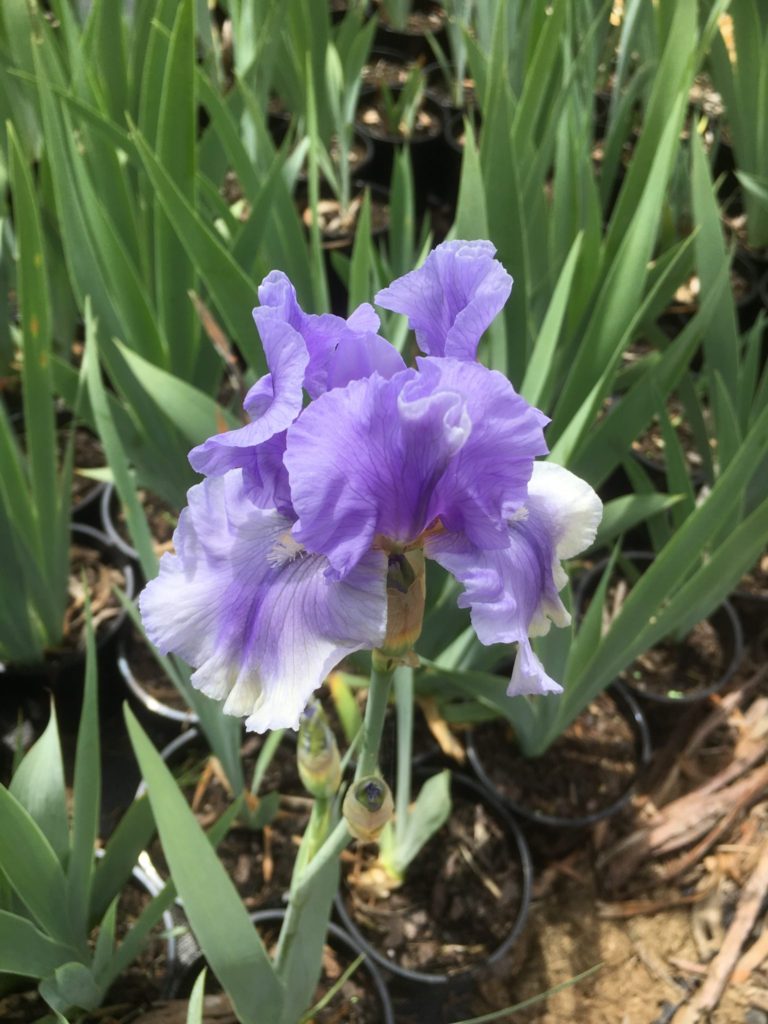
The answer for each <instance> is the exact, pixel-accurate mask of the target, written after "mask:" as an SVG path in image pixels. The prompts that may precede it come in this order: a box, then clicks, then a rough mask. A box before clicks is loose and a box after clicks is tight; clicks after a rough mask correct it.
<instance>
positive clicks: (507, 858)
mask: <svg viewBox="0 0 768 1024" xmlns="http://www.w3.org/2000/svg"><path fill="white" fill-rule="evenodd" d="M414 774H415V777H416V778H417V779H420V780H421V781H423V780H424V779H426V777H427V773H426V772H424V771H423V770H418V771H417V772H415V773H414ZM451 796H452V801H453V807H452V813H451V818H450V819H449V821H448V822H447V823H446V824H445V825H444V826H443V827H442V828H441V829H440V830H439V831H438V832H437V833H436V835H435V836H433V837H432V838H431V839H430V840H429V842H428V843H427V844H426V846H425V847H424V848H423V849H422V850H421V851H420V852H419V854H418V855H417V857H416V858H415V860H414V861H413V863H412V864H411V866H410V868H409V873H408V874H407V875H406V879H405V882H404V885H403V886H402V887H401V888H400V889H396V890H394V892H393V893H391V894H390V895H389V897H388V898H387V899H382V900H379V901H378V902H379V903H380V904H381V912H380V914H379V916H378V921H376V918H375V916H374V910H373V909H372V907H373V906H374V905H373V904H370V903H365V902H363V901H361V900H360V899H359V898H358V897H357V896H356V895H355V892H354V891H353V889H352V888H351V886H350V882H349V877H348V876H347V877H345V879H344V880H343V881H342V884H341V889H340V891H339V893H337V896H336V901H335V905H336V912H337V914H338V915H339V918H340V919H341V922H342V924H343V925H344V927H345V928H346V929H347V931H348V932H349V933H350V935H352V937H353V938H354V940H355V943H356V944H357V945H359V946H360V948H361V949H362V950H363V951H364V952H365V953H366V955H367V957H368V958H369V959H370V960H372V961H373V962H374V963H376V964H377V965H378V966H379V967H381V968H384V969H385V970H386V971H388V972H389V973H390V974H392V975H394V977H395V978H396V979H398V981H399V982H401V983H403V984H404V985H405V986H406V987H412V988H414V989H417V988H421V987H426V988H428V989H432V990H436V989H439V988H442V989H448V988H454V987H455V988H457V989H460V988H463V987H464V986H466V985H469V984H472V983H473V982H475V981H476V980H477V978H478V977H479V976H481V975H482V974H483V973H485V972H486V971H487V970H488V969H490V968H492V967H493V966H494V965H496V964H498V963H499V962H500V961H501V960H502V959H503V958H504V957H505V956H507V954H509V953H510V951H511V950H512V948H513V947H514V946H515V944H516V943H517V941H518V940H519V938H520V935H521V933H522V931H523V929H524V927H525V923H526V921H527V918H528V909H529V904H530V898H531V886H532V877H533V873H532V866H531V856H530V853H529V850H528V845H527V843H526V841H525V838H524V836H523V834H522V832H521V830H520V828H519V827H518V825H517V823H516V822H515V820H514V818H513V817H512V816H511V815H510V814H509V813H508V811H506V810H505V808H504V807H502V805H501V804H500V803H499V801H498V800H496V799H495V798H494V796H493V795H492V794H490V793H489V792H487V791H486V790H484V789H483V787H481V786H480V785H478V783H477V782H475V781H474V780H473V779H471V778H469V777H468V776H466V775H461V774H458V773H452V775H451ZM468 826H469V827H471V828H474V829H475V830H476V832H475V834H476V835H479V836H480V837H481V838H480V839H478V841H477V845H476V848H475V850H474V851H473V852H472V853H471V855H470V856H471V858H472V860H473V867H472V868H467V870H466V877H465V874H464V867H462V866H461V865H460V864H459V862H462V857H461V856H459V854H458V852H457V851H458V848H459V846H460V844H461V835H464V834H465V833H464V832H463V831H461V830H463V829H465V828H467V827H468ZM457 835H458V836H459V838H458V839H457V838H456V836H457ZM486 853H489V854H490V855H491V856H492V858H493V864H492V865H490V866H489V864H487V863H486V860H485V857H486ZM454 855H455V858H456V859H455V862H454V863H456V864H457V865H459V866H458V868H457V870H459V871H461V872H462V874H461V878H460V879H459V881H458V882H457V884H456V887H455V888H454V889H453V890H452V891H451V892H450V893H448V891H447V890H446V889H445V884H444V883H445V882H446V877H445V875H444V873H443V871H442V866H443V864H444V863H451V862H452V860H451V859H452V858H453V857H454ZM494 866H496V868H495V869H494ZM502 866H503V871H502ZM487 871H491V872H492V873H489V874H487V875H486V878H487V879H488V881H489V886H488V888H487V889H486V888H485V884H484V882H483V881H482V879H481V878H478V874H476V873H475V872H478V873H479V874H480V875H485V873H486V872H487ZM497 871H498V873H497ZM416 873H418V874H419V876H420V877H419V878H416V879H414V880H413V881H412V877H413V876H414V875H415V874H416ZM419 890H421V895H419ZM438 893H442V901H443V905H442V906H441V907H438V906H437V904H436V903H435V902H433V897H434V896H435V895H436V894H438ZM395 903H397V904H398V905H397V906H395V905H394V904H395ZM400 904H403V906H405V907H407V906H408V905H409V904H410V906H411V910H407V909H405V910H404V909H403V907H401V906H400ZM465 909H466V910H467V912H468V916H467V917H466V918H465V916H464V911H465ZM478 922H480V924H478ZM483 932H484V939H483V940H481V941H476V936H477V935H479V934H481V933H483ZM470 936H471V938H470ZM395 945H399V946H400V949H401V955H400V956H399V957H398V952H397V950H396V948H395ZM470 945H471V952H470V953H469V954H467V957H466V962H464V963H459V962H458V960H457V961H456V962H454V963H452V964H447V963H446V962H444V963H443V964H440V963H439V959H440V956H441V955H442V953H443V951H445V950H451V951H457V950H458V949H459V948H463V949H467V948H469V947H470ZM425 948H426V949H427V950H429V949H434V950H435V955H434V957H433V959H434V960H436V961H438V962H436V963H434V964H433V965H432V966H430V967H429V969H427V965H426V964H423V963H422V967H421V969H416V968H414V967H411V966H409V963H411V962H412V960H413V958H414V954H418V956H419V959H423V958H422V957H421V955H420V952H419V951H423V950H424V949H425Z"/></svg>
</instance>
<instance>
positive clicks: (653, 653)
mask: <svg viewBox="0 0 768 1024" xmlns="http://www.w3.org/2000/svg"><path fill="white" fill-rule="evenodd" d="M655 557H656V556H655V555H654V554H653V553H652V552H649V551H626V552H624V553H623V558H625V559H628V560H629V561H630V562H632V563H633V564H634V565H636V566H637V567H638V569H640V570H641V571H642V569H644V568H646V567H647V566H648V565H650V564H651V563H652V562H653V561H654V559H655ZM607 564H608V560H607V559H605V560H603V561H602V562H599V563H598V564H596V565H595V566H594V567H593V568H592V569H590V570H589V572H587V573H585V575H584V576H583V577H582V579H581V580H580V582H579V587H578V590H577V593H576V607H577V608H578V609H579V614H582V615H583V613H584V611H585V610H586V607H587V605H588V603H589V599H590V597H591V595H592V594H593V593H594V590H595V588H596V587H597V585H598V582H599V580H600V577H601V576H602V573H603V571H604V570H605V567H606V566H607ZM609 587H610V584H609ZM743 656H744V635H743V630H742V627H741V620H740V619H739V616H738V613H737V612H736V609H735V608H734V606H733V604H732V603H731V602H730V601H729V600H726V601H723V603H722V604H721V605H720V606H719V607H718V608H716V609H715V610H714V611H713V612H712V613H711V614H710V615H709V616H707V618H706V619H703V620H702V621H701V622H700V623H697V625H696V626H694V627H693V629H692V630H691V631H690V633H688V634H687V635H686V636H685V637H684V638H682V639H679V640H678V639H668V640H666V641H664V642H662V643H660V644H657V645H656V646H655V647H653V648H651V650H650V651H649V652H646V654H645V655H643V656H641V657H640V658H637V659H636V660H635V661H634V662H633V664H632V665H630V666H629V668H628V669H627V670H626V671H625V672H624V673H622V675H621V681H622V683H623V684H624V685H625V686H626V687H627V689H628V690H629V691H630V692H631V693H632V694H634V696H635V697H636V698H637V699H638V700H640V701H641V702H643V703H644V704H646V705H651V704H655V705H673V704H693V703H696V702H698V701H702V700H706V699H707V698H708V697H711V696H712V695H713V694H716V693H720V692H721V691H722V690H724V689H725V687H726V686H727V685H728V683H729V682H730V680H731V679H732V678H733V676H734V674H735V672H736V670H737V669H738V668H739V665H740V664H741V661H742V659H743Z"/></svg>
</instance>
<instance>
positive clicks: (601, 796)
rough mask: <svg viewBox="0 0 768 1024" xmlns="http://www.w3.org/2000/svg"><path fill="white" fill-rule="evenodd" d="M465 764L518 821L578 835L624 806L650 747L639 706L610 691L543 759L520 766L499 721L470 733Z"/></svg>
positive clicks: (510, 737)
mask: <svg viewBox="0 0 768 1024" xmlns="http://www.w3.org/2000/svg"><path fill="white" fill-rule="evenodd" d="M598 702H599V703H600V705H601V706H600V707H597V706H596V703H598ZM467 757H468V759H469V762H470V764H471V765H472V768H473V770H474V772H475V774H476V775H477V777H478V778H479V779H480V781H481V782H482V783H483V785H484V786H486V787H488V789H489V790H490V791H491V792H492V793H493V794H494V795H495V796H496V798H497V799H498V800H499V801H500V802H501V803H502V804H503V805H504V806H505V807H507V808H509V809H510V810H511V811H514V813H515V814H516V815H519V816H520V817H522V818H525V819H526V820H527V821H529V822H535V823H536V825H540V826H543V827H544V828H545V829H547V830H549V829H552V830H558V831H562V830H563V829H565V830H571V831H579V830H583V829H586V828H589V827H590V826H592V825H595V824H597V822H599V821H604V820H606V819H607V818H611V817H613V816H614V815H616V814H618V813H619V811H621V810H622V808H624V807H626V806H627V804H628V803H629V802H630V800H631V799H632V797H633V795H634V792H635V787H636V783H637V780H638V777H639V776H640V774H641V772H642V770H643V769H644V767H645V766H646V765H647V764H648V762H649V761H650V759H651V740H650V733H649V730H648V724H647V722H646V720H645V715H644V714H643V712H642V710H641V708H640V707H639V705H638V703H637V701H636V700H635V699H634V698H633V697H632V695H631V694H630V693H629V692H628V691H627V689H626V688H625V687H623V686H621V685H620V684H614V685H613V686H611V687H609V689H608V690H606V691H605V692H604V693H603V694H601V695H600V696H599V697H598V698H597V699H596V701H593V702H591V703H590V705H589V706H588V707H587V708H586V709H585V710H584V711H583V712H582V713H581V715H579V716H578V717H577V718H576V720H575V721H574V722H573V723H572V724H571V725H570V726H569V727H568V728H567V729H566V730H565V731H564V733H563V735H562V736H561V737H559V738H558V740H556V741H555V743H553V744H552V746H551V747H550V748H549V749H548V750H547V751H545V752H544V753H543V754H542V755H541V756H540V757H535V758H525V757H524V755H523V754H522V753H520V752H519V751H518V750H517V749H516V745H515V743H514V736H513V735H512V734H511V727H509V726H507V725H506V723H503V722H500V721H499V722H493V723H489V724H488V725H487V726H486V727H485V728H484V729H474V730H472V731H470V732H469V734H468V736H467ZM571 808H572V810H571ZM549 842H550V841H549V840H547V842H546V845H549Z"/></svg>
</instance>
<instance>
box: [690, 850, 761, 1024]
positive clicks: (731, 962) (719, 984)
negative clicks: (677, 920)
mask: <svg viewBox="0 0 768 1024" xmlns="http://www.w3.org/2000/svg"><path fill="white" fill-rule="evenodd" d="M767 892H768V841H766V842H765V843H764V845H763V850H762V853H761V855H760V859H759V861H758V863H757V867H756V868H755V870H754V871H753V872H752V877H751V878H750V879H749V881H748V882H747V884H746V886H745V887H744V889H743V891H742V893H741V897H740V899H739V902H738V905H737V907H736V915H735V917H734V919H733V921H732V922H731V926H730V928H729V929H728V931H727V933H726V936H725V939H724V940H723V944H722V946H721V947H720V952H719V953H718V954H717V955H716V956H715V958H714V959H713V960H712V962H711V964H710V965H709V971H708V972H707V977H706V980H705V981H704V983H703V984H702V986H701V988H700V989H698V991H697V992H696V994H695V995H694V997H693V999H692V1000H691V1002H690V1003H689V1004H688V1005H687V1006H684V1007H681V1008H680V1010H678V1012H677V1013H676V1014H675V1016H674V1017H673V1018H672V1021H671V1022H670V1024H697V1021H700V1020H701V1019H702V1018H703V1017H705V1016H706V1015H707V1014H708V1013H711V1012H712V1010H714V1008H715V1007H716V1006H717V1004H718V1003H719V1002H720V999H721V997H722V995H723V992H724V991H725V989H726V987H727V985H728V982H729V980H730V978H731V975H732V974H733V972H734V968H735V967H736V963H737V960H738V957H739V953H740V952H741V947H742V946H743V945H744V942H745V940H746V938H747V936H748V935H749V933H750V931H751V930H752V928H753V926H754V924H755V920H756V918H757V915H758V913H759V910H760V907H761V906H762V903H763V899H764V898H765V895H766V893H767Z"/></svg>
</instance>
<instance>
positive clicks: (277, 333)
mask: <svg viewBox="0 0 768 1024" xmlns="http://www.w3.org/2000/svg"><path fill="white" fill-rule="evenodd" d="M259 332H260V334H261V340H262V343H263V345H264V352H265V353H266V357H267V365H268V366H269V368H270V373H268V374H265V376H263V377H262V378H261V379H260V380H258V381H257V382H256V383H255V384H254V385H253V387H252V388H251V389H250V391H249V392H248V394H247V395H246V396H245V402H244V403H243V404H244V408H245V410H246V412H247V413H248V414H249V416H251V418H252V420H253V422H251V423H248V424H247V425H246V426H244V427H241V428H240V429H239V430H229V431H225V432H224V433H222V434H215V435H214V436H213V437H209V438H208V440H207V441H204V442H203V444H200V445H198V446H197V447H196V448H193V449H192V451H191V452H190V453H189V461H190V463H191V464H192V468H193V469H195V470H196V471H197V472H198V473H205V474H207V475H208V476H220V475H221V474H222V473H226V472H227V471H229V470H231V469H236V468H238V467H240V466H242V465H244V464H245V463H246V462H247V461H248V455H249V449H253V448H254V447H255V446H256V445H259V444H261V443H262V442H264V441H268V440H269V439H270V438H271V437H273V436H274V435H275V434H277V433H279V432H280V431H282V430H285V429H286V427H289V426H290V424H291V423H293V421H294V420H295V419H296V417H297V416H298V415H299V413H300V412H301V406H302V384H303V381H304V374H305V372H306V369H307V364H308V362H309V356H308V354H307V349H306V346H305V344H304V341H303V339H302V337H301V335H300V334H299V333H298V331H295V330H294V329H293V328H292V327H291V326H290V324H287V323H283V322H281V321H279V320H276V319H274V318H269V317H267V318H264V319H262V321H261V323H260V325H259Z"/></svg>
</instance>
